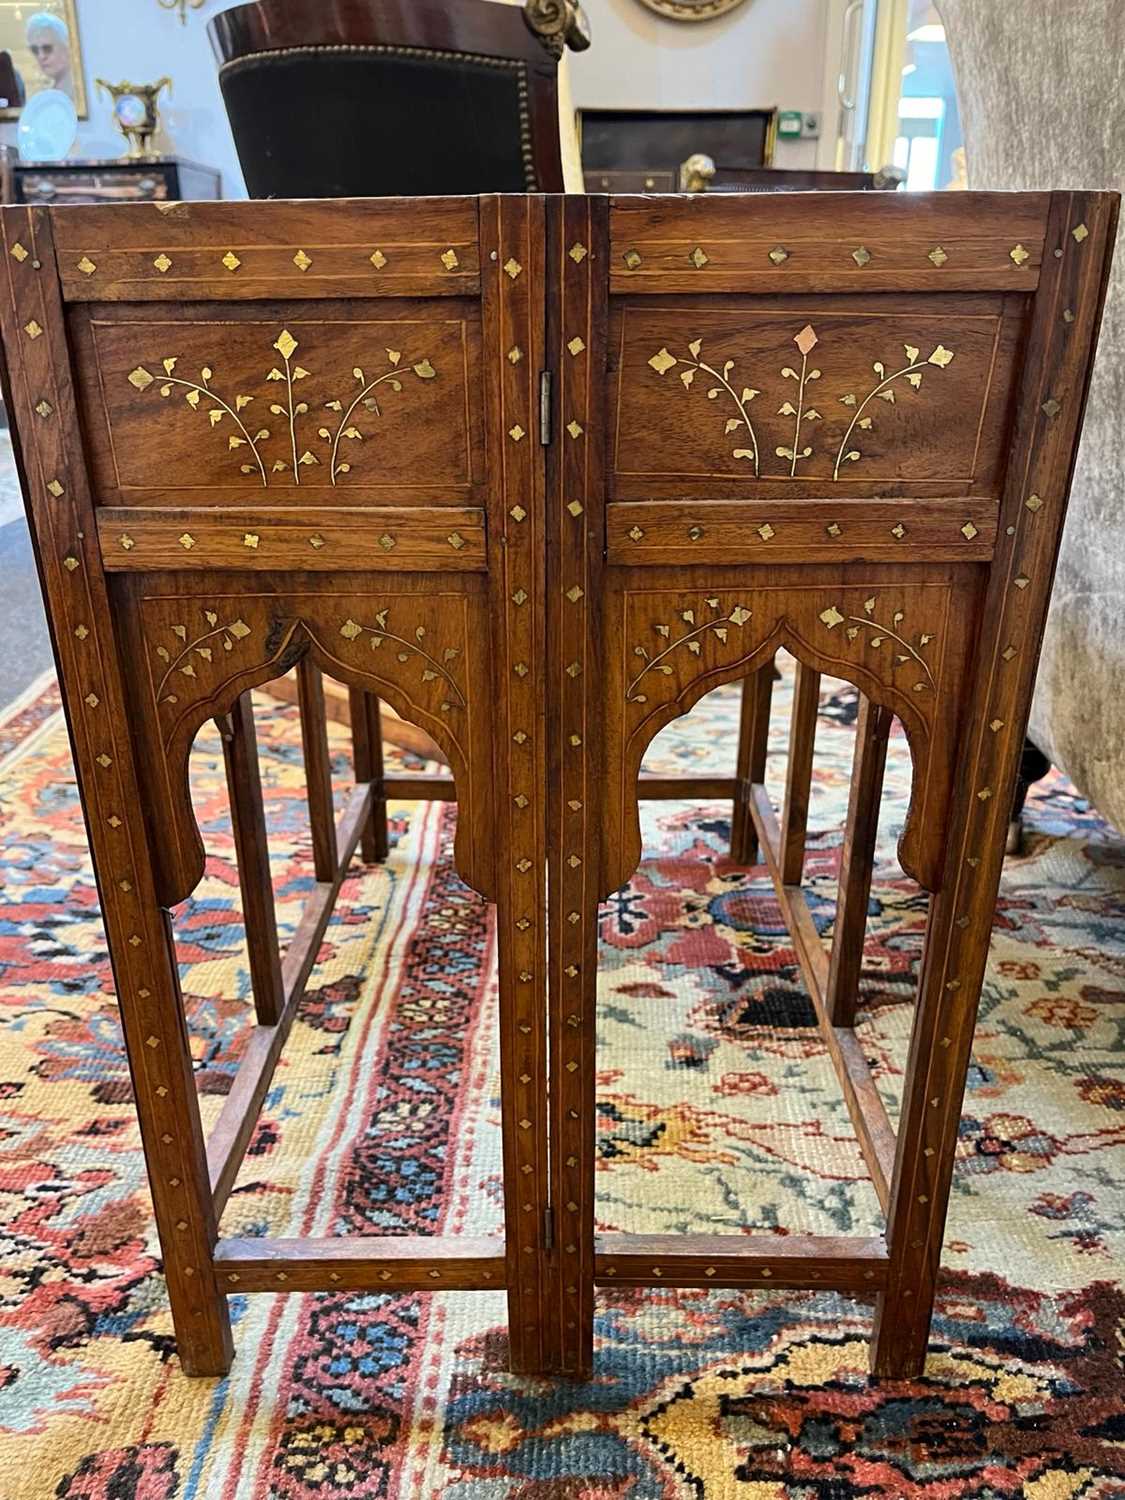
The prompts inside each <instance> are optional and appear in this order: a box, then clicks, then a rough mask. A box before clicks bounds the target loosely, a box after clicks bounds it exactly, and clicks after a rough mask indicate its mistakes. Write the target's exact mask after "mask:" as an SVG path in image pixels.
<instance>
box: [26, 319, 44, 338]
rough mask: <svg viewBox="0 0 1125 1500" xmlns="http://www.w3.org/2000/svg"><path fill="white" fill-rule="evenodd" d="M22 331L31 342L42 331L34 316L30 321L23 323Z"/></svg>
mask: <svg viewBox="0 0 1125 1500" xmlns="http://www.w3.org/2000/svg"><path fill="white" fill-rule="evenodd" d="M23 331H24V333H26V334H27V336H28V338H29V339H31V340H32V341H33V342H34V340H35V339H37V338H38V337H39V335H40V334H41V333H42V332H43V330H42V328H40V326H39V324H38V323H37V322H36V321H35V319H34V318H32V320H31V322H30V323H25V324H24V325H23Z"/></svg>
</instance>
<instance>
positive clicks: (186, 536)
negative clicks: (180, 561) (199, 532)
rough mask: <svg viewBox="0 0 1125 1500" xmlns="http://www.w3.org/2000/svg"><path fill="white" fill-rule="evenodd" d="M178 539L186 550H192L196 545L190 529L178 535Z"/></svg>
mask: <svg viewBox="0 0 1125 1500" xmlns="http://www.w3.org/2000/svg"><path fill="white" fill-rule="evenodd" d="M176 540H177V541H178V542H179V544H180V546H181V547H182V548H183V549H184V551H185V552H190V551H191V549H192V548H193V547H194V546H195V538H194V537H193V536H192V534H191V532H190V531H185V532H184V533H183V535H182V536H178V537H177V538H176Z"/></svg>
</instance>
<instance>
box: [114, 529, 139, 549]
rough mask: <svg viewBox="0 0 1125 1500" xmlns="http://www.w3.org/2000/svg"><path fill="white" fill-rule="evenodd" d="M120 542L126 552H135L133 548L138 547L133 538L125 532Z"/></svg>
mask: <svg viewBox="0 0 1125 1500" xmlns="http://www.w3.org/2000/svg"><path fill="white" fill-rule="evenodd" d="M118 541H120V543H121V545H122V547H123V548H124V550H125V551H126V552H131V551H132V550H133V548H134V547H135V546H136V545H137V544H136V542H135V541H134V540H133V538H132V537H131V536H130V535H129V533H128V532H127V531H126V532H124V533H123V534H122V535H121V536H120V537H119V538H118Z"/></svg>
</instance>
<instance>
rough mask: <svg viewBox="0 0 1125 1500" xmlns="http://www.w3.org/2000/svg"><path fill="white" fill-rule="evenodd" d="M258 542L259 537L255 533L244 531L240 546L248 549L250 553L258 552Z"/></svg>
mask: <svg viewBox="0 0 1125 1500" xmlns="http://www.w3.org/2000/svg"><path fill="white" fill-rule="evenodd" d="M260 541H261V537H260V536H259V535H258V533H257V532H256V531H244V532H243V533H242V545H243V546H244V547H249V548H250V549H251V550H252V551H255V552H256V551H257V550H258V543H259V542H260Z"/></svg>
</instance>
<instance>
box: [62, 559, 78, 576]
mask: <svg viewBox="0 0 1125 1500" xmlns="http://www.w3.org/2000/svg"><path fill="white" fill-rule="evenodd" d="M62 561H63V567H64V568H65V569H66V571H67V572H68V573H73V572H74V570H75V568H76V567H77V566H78V559H77V558H76V557H64V558H63V560H62Z"/></svg>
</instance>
